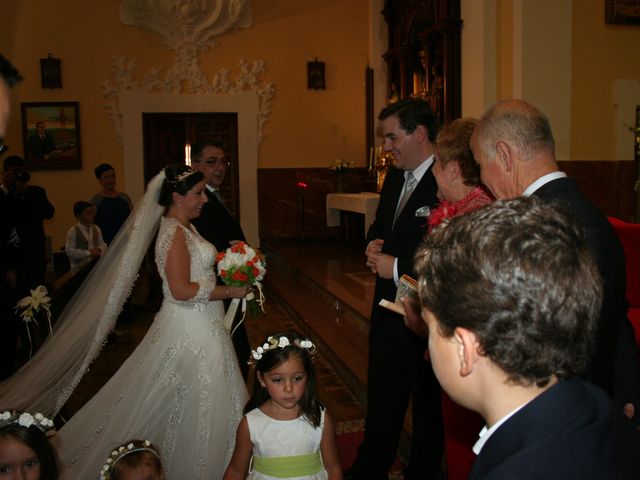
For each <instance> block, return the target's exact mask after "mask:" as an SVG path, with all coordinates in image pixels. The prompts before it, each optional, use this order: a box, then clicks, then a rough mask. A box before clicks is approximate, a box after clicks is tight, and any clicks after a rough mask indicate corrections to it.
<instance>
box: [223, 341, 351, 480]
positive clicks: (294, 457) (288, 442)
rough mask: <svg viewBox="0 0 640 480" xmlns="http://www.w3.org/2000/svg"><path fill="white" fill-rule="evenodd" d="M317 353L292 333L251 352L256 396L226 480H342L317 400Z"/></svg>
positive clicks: (328, 419) (324, 414)
mask: <svg viewBox="0 0 640 480" xmlns="http://www.w3.org/2000/svg"><path fill="white" fill-rule="evenodd" d="M315 350H316V349H315V346H314V345H313V343H311V341H309V340H306V339H303V338H300V337H299V336H298V335H296V334H293V333H280V334H274V335H271V336H269V337H267V339H266V340H265V341H264V342H263V344H262V345H261V346H259V347H258V348H256V349H255V350H252V352H251V357H252V358H251V359H250V363H255V367H256V373H255V378H254V384H253V393H252V396H251V399H250V400H249V402H248V403H247V406H246V407H245V416H244V418H243V419H242V422H241V423H240V425H239V427H238V432H237V436H236V447H235V450H234V452H233V457H232V458H231V463H230V464H229V467H228V468H227V471H226V472H225V474H224V480H236V479H238V480H240V479H242V480H244V479H245V478H248V479H251V480H266V479H277V478H289V479H292V478H294V479H313V480H320V479H330V480H335V479H342V470H341V467H340V461H339V459H338V452H337V448H336V442H335V433H334V429H333V422H332V421H331V417H330V416H329V414H328V412H327V411H326V410H325V409H324V407H323V406H322V404H321V403H320V401H319V400H318V396H317V390H316V374H315V370H314V368H313V356H314V354H315ZM247 474H248V477H247Z"/></svg>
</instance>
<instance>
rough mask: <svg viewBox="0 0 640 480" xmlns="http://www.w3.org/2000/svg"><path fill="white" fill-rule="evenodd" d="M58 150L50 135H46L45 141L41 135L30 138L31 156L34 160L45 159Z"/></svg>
mask: <svg viewBox="0 0 640 480" xmlns="http://www.w3.org/2000/svg"><path fill="white" fill-rule="evenodd" d="M55 149H56V145H55V143H54V142H53V138H52V137H51V135H49V134H48V133H45V134H44V139H42V138H40V135H33V136H32V137H31V138H29V155H30V156H31V157H32V158H38V159H41V158H44V156H45V155H49V154H50V153H51V152H53V151H54V150H55Z"/></svg>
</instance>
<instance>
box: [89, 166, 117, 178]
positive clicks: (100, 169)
mask: <svg viewBox="0 0 640 480" xmlns="http://www.w3.org/2000/svg"><path fill="white" fill-rule="evenodd" d="M109 170H113V171H114V172H115V171H116V169H115V168H113V166H112V165H109V164H108V163H101V164H100V165H98V166H97V167H96V168H95V169H94V170H93V173H94V174H95V176H96V178H97V179H98V180H100V178H101V177H102V174H103V173H104V172H108V171H109Z"/></svg>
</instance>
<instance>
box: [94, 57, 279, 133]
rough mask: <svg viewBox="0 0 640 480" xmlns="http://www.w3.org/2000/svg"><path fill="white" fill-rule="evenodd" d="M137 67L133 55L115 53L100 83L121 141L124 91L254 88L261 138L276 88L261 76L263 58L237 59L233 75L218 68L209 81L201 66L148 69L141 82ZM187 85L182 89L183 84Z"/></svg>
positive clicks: (227, 91) (214, 92)
mask: <svg viewBox="0 0 640 480" xmlns="http://www.w3.org/2000/svg"><path fill="white" fill-rule="evenodd" d="M137 69H138V63H137V60H136V59H127V58H125V57H116V58H114V59H113V63H112V65H111V72H112V80H111V81H108V82H103V83H102V91H103V95H104V97H105V98H106V100H107V101H106V104H105V106H106V109H107V112H108V115H109V118H110V119H111V122H112V123H113V125H114V128H115V130H116V136H117V138H118V142H119V143H120V144H122V115H121V113H120V106H119V96H120V93H123V92H139V93H145V94H146V93H154V92H158V93H172V94H179V93H198V94H210V95H217V94H234V93H240V92H253V93H255V94H256V95H257V96H258V144H260V143H261V142H262V138H263V134H262V130H263V127H264V124H265V122H266V121H267V118H268V117H269V114H270V113H271V101H272V99H273V95H274V92H275V88H274V86H273V83H271V82H267V81H264V80H262V79H261V78H260V77H261V74H262V73H263V72H264V70H265V63H264V60H256V61H255V62H247V61H245V60H240V65H239V70H240V71H239V72H238V73H237V74H236V75H235V76H232V75H231V74H230V72H229V69H227V68H222V69H220V70H219V71H218V72H217V73H216V74H215V75H214V77H213V80H212V81H211V82H209V81H208V80H207V79H206V77H205V76H204V74H203V73H202V71H201V70H200V68H199V67H198V68H188V69H183V70H181V71H180V72H176V71H175V69H173V70H171V71H169V72H168V73H167V74H166V75H164V76H162V70H161V69H160V68H152V69H150V70H149V71H147V73H146V75H145V76H144V78H143V80H142V82H138V81H137V80H136V79H135V77H134V74H135V72H136V70H137ZM182 80H186V84H188V85H189V87H188V89H187V91H186V92H185V91H183V85H184V83H185V82H182Z"/></svg>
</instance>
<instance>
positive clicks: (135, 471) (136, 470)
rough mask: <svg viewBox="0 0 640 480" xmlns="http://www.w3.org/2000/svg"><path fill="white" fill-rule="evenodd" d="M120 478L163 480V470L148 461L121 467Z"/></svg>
mask: <svg viewBox="0 0 640 480" xmlns="http://www.w3.org/2000/svg"><path fill="white" fill-rule="evenodd" d="M118 478H119V479H121V480H162V479H163V478H164V477H163V475H162V472H158V470H157V469H156V468H155V467H154V466H153V465H149V464H148V463H143V464H142V465H138V466H136V467H128V466H127V467H124V466H123V467H121V468H120V471H119V474H118Z"/></svg>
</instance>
